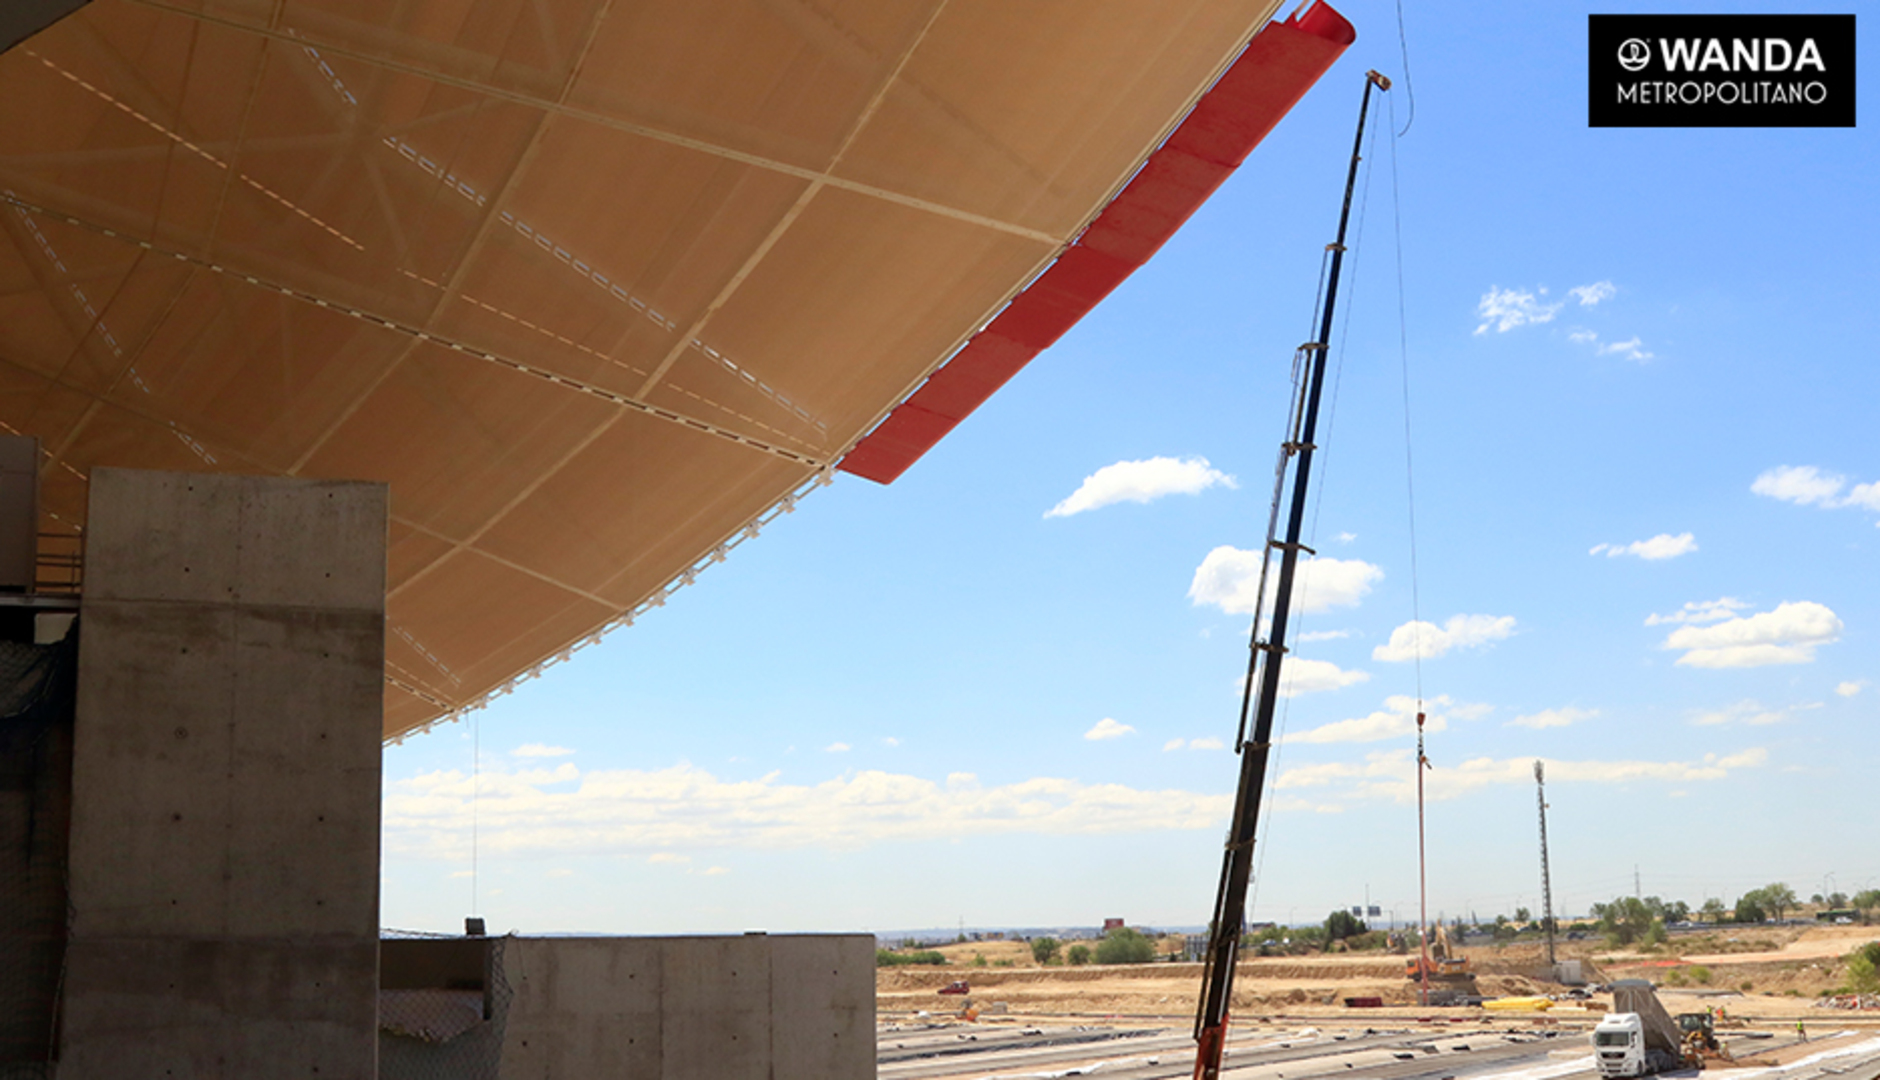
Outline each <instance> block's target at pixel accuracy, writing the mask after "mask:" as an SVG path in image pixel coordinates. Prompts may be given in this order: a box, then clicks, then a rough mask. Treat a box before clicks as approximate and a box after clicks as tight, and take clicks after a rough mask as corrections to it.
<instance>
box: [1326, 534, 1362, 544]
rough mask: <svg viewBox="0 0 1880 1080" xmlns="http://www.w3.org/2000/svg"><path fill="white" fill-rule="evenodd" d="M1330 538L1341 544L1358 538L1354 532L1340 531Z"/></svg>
mask: <svg viewBox="0 0 1880 1080" xmlns="http://www.w3.org/2000/svg"><path fill="white" fill-rule="evenodd" d="M1332 539H1334V540H1336V541H1338V542H1339V543H1341V544H1349V543H1352V542H1353V541H1355V540H1357V539H1358V534H1357V533H1355V532H1341V533H1339V534H1338V535H1337V536H1334V537H1332Z"/></svg>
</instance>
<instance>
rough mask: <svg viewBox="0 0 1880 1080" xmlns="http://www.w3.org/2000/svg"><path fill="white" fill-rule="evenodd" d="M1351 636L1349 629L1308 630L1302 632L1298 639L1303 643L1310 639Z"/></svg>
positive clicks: (1328, 639) (1322, 639)
mask: <svg viewBox="0 0 1880 1080" xmlns="http://www.w3.org/2000/svg"><path fill="white" fill-rule="evenodd" d="M1350 636H1351V631H1349V630H1308V631H1306V632H1305V633H1303V634H1300V635H1299V637H1298V639H1297V640H1298V641H1299V643H1300V644H1302V645H1303V644H1305V643H1306V642H1309V641H1337V640H1338V639H1340V638H1348V637H1350Z"/></svg>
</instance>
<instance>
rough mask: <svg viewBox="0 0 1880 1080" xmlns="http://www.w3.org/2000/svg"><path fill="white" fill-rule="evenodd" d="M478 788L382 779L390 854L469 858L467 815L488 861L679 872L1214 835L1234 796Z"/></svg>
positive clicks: (670, 771)
mask: <svg viewBox="0 0 1880 1080" xmlns="http://www.w3.org/2000/svg"><path fill="white" fill-rule="evenodd" d="M478 787H479V788H480V790H477V791H476V792H475V793H474V799H475V808H474V811H473V808H472V799H473V781H472V778H471V777H470V776H469V775H468V774H467V773H464V772H458V771H449V772H430V773H423V774H420V775H417V776H412V777H409V778H406V779H402V780H394V781H391V782H389V783H388V784H387V785H386V794H385V804H384V822H385V838H386V848H387V851H388V852H389V853H391V854H393V855H395V856H398V857H416V858H447V859H468V857H469V854H470V823H471V817H472V814H473V813H474V814H475V815H476V818H477V822H478V834H479V837H478V843H479V845H480V847H481V849H482V850H483V851H484V853H486V854H488V853H492V852H501V853H518V854H530V855H536V856H541V857H544V858H548V857H561V856H564V855H567V854H570V853H575V854H614V855H645V856H646V857H647V858H648V859H649V860H653V859H658V861H662V862H673V861H676V860H679V859H683V858H690V857H692V855H697V853H698V852H699V851H700V850H702V849H724V848H745V849H753V850H778V849H785V848H812V847H814V848H830V849H845V850H846V849H854V848H858V847H863V846H866V845H869V844H877V843H905V842H908V841H915V840H928V839H941V838H945V839H954V838H957V837H962V836H987V835H1059V836H1063V835H1119V834H1125V833H1143V832H1154V831H1159V830H1167V829H1215V828H1219V827H1220V825H1221V823H1222V822H1223V821H1225V820H1226V817H1227V814H1228V811H1229V810H1230V809H1231V808H1232V806H1233V801H1234V800H1233V796H1232V794H1231V793H1230V794H1219V793H1210V794H1199V793H1195V792H1188V791H1179V790H1161V791H1156V790H1146V789H1138V788H1131V787H1127V786H1124V785H1121V784H1086V783H1082V782H1080V781H1076V780H1066V779H1058V778H1053V777H1036V778H1033V779H1029V780H1021V781H1018V782H1016V783H1011V784H1002V785H998V786H994V787H982V786H980V785H979V784H978V782H977V781H975V780H973V779H972V778H971V777H970V776H966V777H964V779H961V778H960V777H956V776H949V777H948V778H947V780H946V782H945V783H944V784H941V783H937V782H935V781H933V780H928V779H926V778H923V777H918V776H910V775H905V774H896V773H886V772H878V771H864V772H854V773H845V774H843V775H841V776H837V777H832V778H831V779H828V780H825V781H822V782H821V783H815V784H784V783H779V782H777V780H776V779H775V777H774V776H772V777H765V778H764V779H761V780H747V781H726V780H720V779H718V778H717V777H715V776H713V775H711V774H710V773H708V772H706V771H704V770H702V769H699V768H696V767H694V766H692V765H689V764H684V763H681V764H678V765H675V766H672V767H671V768H666V769H659V770H651V771H641V770H635V769H616V770H595V771H591V772H586V773H583V774H581V775H580V777H579V783H578V785H576V786H574V787H572V788H568V789H557V790H549V789H545V788H544V787H543V786H542V785H539V784H535V783H531V782H529V781H527V780H525V779H524V778H523V776H521V775H520V774H514V773H505V772H502V771H500V770H485V771H484V773H483V775H482V778H481V781H480V783H479V785H478ZM678 852H691V853H692V855H679V854H677V853H678ZM661 856H665V857H664V858H660V857H661Z"/></svg>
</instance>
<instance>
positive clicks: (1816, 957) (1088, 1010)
mask: <svg viewBox="0 0 1880 1080" xmlns="http://www.w3.org/2000/svg"><path fill="white" fill-rule="evenodd" d="M1732 939H1734V940H1732ZM1877 939H1880V928H1876V927H1860V926H1849V927H1820V928H1807V929H1801V928H1776V927H1769V928H1759V929H1756V930H1752V931H1749V932H1745V933H1721V932H1720V933H1716V934H1707V935H1703V936H1700V937H1693V938H1688V939H1683V940H1676V941H1674V942H1673V943H1672V949H1674V950H1676V951H1659V952H1655V953H1652V952H1644V953H1623V952H1613V951H1611V950H1608V949H1605V948H1604V947H1603V946H1601V945H1599V944H1598V943H1592V942H1583V941H1582V942H1562V943H1560V949H1559V955H1560V958H1561V959H1579V960H1582V961H1583V962H1585V963H1586V964H1587V965H1588V971H1587V975H1588V978H1590V979H1594V980H1599V981H1605V980H1610V979H1616V978H1648V979H1650V980H1652V981H1653V982H1655V983H1658V984H1659V985H1660V987H1661V990H1660V996H1661V997H1662V998H1663V999H1664V1001H1665V1005H1666V1008H1668V1009H1670V1010H1671V1011H1672V1012H1674V1013H1677V1012H1694V1011H1701V1010H1703V1009H1705V1008H1707V1007H1721V1008H1723V1009H1724V1010H1725V1011H1726V1013H1727V1015H1728V1016H1730V1017H1733V1018H1734V1017H1742V1018H1744V1019H1753V1020H1767V1019H1772V1018H1789V1020H1790V1022H1792V1021H1793V1019H1794V1018H1796V1017H1802V1016H1806V1017H1808V1022H1809V1023H1817V1022H1819V1023H1820V1024H1821V1025H1823V1029H1824V1031H1825V1030H1826V1029H1827V1028H1828V1027H1831V1026H1833V1027H1838V1026H1844V1024H1843V1022H1844V1021H1845V1022H1853V1023H1858V1022H1862V1021H1863V1019H1865V1020H1868V1021H1872V1022H1880V1016H1874V1015H1873V1014H1871V1013H1870V1014H1866V1015H1865V1017H1864V1018H1863V1017H1861V1016H1856V1015H1854V1014H1848V1013H1842V1012H1828V1011H1825V1010H1820V1009H1816V1008H1814V1001H1815V1000H1816V998H1818V997H1819V996H1821V995H1822V994H1824V993H1827V992H1829V991H1831V990H1833V989H1834V988H1836V987H1838V986H1839V985H1840V984H1841V982H1842V981H1843V979H1844V977H1845V976H1844V971H1843V968H1842V964H1841V958H1842V957H1843V956H1845V955H1846V954H1847V953H1848V952H1850V951H1852V950H1853V949H1854V948H1855V947H1856V946H1858V945H1860V944H1862V943H1864V942H1867V941H1872V940H1877ZM1684 949H1690V950H1691V951H1690V953H1689V954H1688V955H1686V954H1685V953H1684V951H1683V950H1684ZM1733 950H1734V951H1733ZM940 951H941V952H943V953H945V954H946V955H947V956H948V959H949V961H951V962H950V963H949V964H947V965H946V966H944V967H928V966H910V967H894V968H881V969H878V970H877V973H876V1003H877V1012H878V1015H879V1016H880V1017H881V1018H882V1019H883V1020H891V1019H896V1018H906V1017H912V1016H915V1015H917V1014H918V1013H921V1012H925V1013H928V1014H929V1015H931V1016H934V1017H940V1016H944V1015H949V1014H952V1013H957V1012H959V1011H960V1010H961V1009H962V1008H963V999H962V998H960V997H958V996H953V995H945V996H943V995H940V994H938V993H937V991H938V990H939V989H940V988H941V987H942V986H945V985H946V984H947V983H949V982H951V981H953V980H956V979H964V980H966V981H967V982H968V983H969V984H970V986H971V988H972V989H971V992H970V994H969V995H967V998H968V999H970V1001H971V1002H972V1003H973V1004H974V1005H975V1006H977V1008H978V1009H979V1012H980V1015H981V1017H982V1018H984V1019H986V1020H990V1019H992V1018H993V1017H998V1016H1011V1017H1036V1018H1041V1019H1042V1018H1050V1017H1062V1018H1067V1019H1068V1018H1079V1017H1081V1018H1089V1017H1111V1016H1116V1017H1145V1018H1147V1017H1155V1018H1166V1019H1169V1020H1178V1019H1180V1020H1185V1019H1187V1018H1191V1017H1192V1016H1193V1015H1194V1010H1195V1005H1196V999H1197V997H1198V994H1199V990H1200V985H1201V965H1199V964H1193V963H1167V962H1163V963H1155V964H1137V965H1119V966H1114V967H1106V966H1101V965H1087V966H1082V967H1067V966H1061V965H1057V966H1052V967H1040V966H1038V965H1037V964H1035V963H1034V962H1033V961H1032V959H1031V952H1030V949H1029V947H1028V946H1026V945H1025V944H1024V943H1022V942H975V943H967V944H961V945H952V946H946V947H944V948H942V949H941V950H940ZM1466 952H1467V954H1468V955H1469V957H1470V959H1471V960H1472V961H1474V963H1475V966H1476V970H1477V978H1476V987H1475V992H1476V993H1479V994H1484V995H1495V996H1504V997H1516V996H1523V995H1530V994H1545V993H1547V992H1548V991H1549V990H1557V989H1559V988H1558V987H1551V986H1549V985H1547V984H1545V983H1543V982H1541V981H1538V980H1537V979H1536V978H1534V977H1533V976H1534V975H1535V974H1536V973H1537V972H1536V969H1537V968H1539V967H1540V966H1541V961H1542V947H1541V946H1540V945H1538V944H1533V943H1522V944H1514V945H1507V946H1505V947H1493V946H1483V947H1474V948H1470V949H1468V950H1466ZM1403 965H1404V958H1403V957H1401V956H1391V955H1385V954H1379V953H1357V954H1343V955H1330V956H1311V957H1271V958H1261V959H1253V960H1248V961H1244V962H1243V963H1242V964H1241V965H1240V967H1239V969H1238V970H1237V973H1236V976H1235V983H1234V986H1235V990H1234V1003H1233V1011H1234V1013H1235V1014H1236V1015H1239V1016H1243V1017H1253V1016H1280V1015H1291V1016H1300V1017H1314V1016H1318V1017H1331V1016H1343V1017H1347V1018H1352V1019H1356V1018H1358V1017H1360V1016H1367V1015H1369V1016H1377V1017H1379V1018H1380V1019H1382V1018H1385V1017H1387V1016H1401V1015H1405V1014H1408V1013H1418V1012H1428V1011H1429V1010H1427V1009H1418V1007H1417V1006H1416V1005H1415V1002H1416V996H1415V986H1414V985H1413V984H1412V983H1410V982H1409V981H1408V980H1406V979H1405V978H1404V977H1403ZM1680 984H1681V985H1680ZM1360 997H1377V998H1382V999H1383V1000H1384V1002H1385V1004H1386V1006H1387V1007H1386V1008H1385V1009H1383V1010H1368V1009H1367V1010H1359V1009H1352V1008H1347V1007H1346V1006H1345V1004H1344V999H1346V998H1360ZM1603 1008H1604V1006H1602V1005H1601V1004H1600V1003H1599V1002H1598V1001H1597V1000H1595V1001H1594V1002H1592V1003H1590V1005H1589V1006H1588V1007H1586V1008H1573V1007H1564V1008H1563V1007H1558V1006H1557V1007H1555V1008H1551V1009H1549V1010H1547V1011H1546V1012H1545V1013H1532V1014H1507V1013H1501V1014H1497V1015H1499V1016H1505V1017H1508V1018H1510V1019H1516V1018H1525V1019H1526V1020H1527V1022H1539V1023H1574V1022H1576V1021H1578V1022H1584V1023H1589V1024H1590V1023H1592V1022H1595V1021H1596V1019H1597V1017H1598V1015H1599V1013H1600V1012H1601V1011H1603ZM1467 1011H1468V1012H1470V1013H1473V1014H1474V1015H1476V1016H1480V1015H1481V1012H1480V1011H1479V1010H1474V1009H1471V1010H1467ZM1817 1017H1818V1018H1819V1021H1817V1019H1816V1018H1817Z"/></svg>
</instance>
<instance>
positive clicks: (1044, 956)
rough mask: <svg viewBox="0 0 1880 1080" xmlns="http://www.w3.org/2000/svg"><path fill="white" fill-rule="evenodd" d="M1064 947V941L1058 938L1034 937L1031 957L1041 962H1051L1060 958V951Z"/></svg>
mask: <svg viewBox="0 0 1880 1080" xmlns="http://www.w3.org/2000/svg"><path fill="white" fill-rule="evenodd" d="M1062 948H1063V943H1062V942H1060V941H1058V939H1057V938H1054V937H1041V938H1032V939H1031V958H1032V959H1033V960H1036V961H1038V962H1039V963H1040V964H1049V963H1050V962H1051V961H1053V960H1056V959H1057V958H1058V952H1059V950H1060V949H1062Z"/></svg>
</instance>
